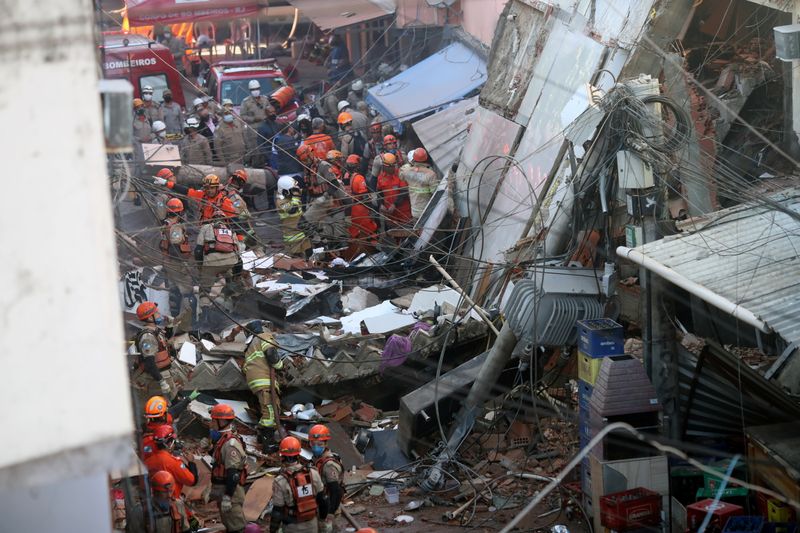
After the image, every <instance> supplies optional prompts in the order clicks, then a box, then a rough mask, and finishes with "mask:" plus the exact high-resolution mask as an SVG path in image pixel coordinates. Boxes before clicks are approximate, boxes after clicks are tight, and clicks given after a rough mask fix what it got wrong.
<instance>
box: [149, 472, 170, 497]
mask: <svg viewBox="0 0 800 533" xmlns="http://www.w3.org/2000/svg"><path fill="white" fill-rule="evenodd" d="M150 486H151V487H153V490H154V491H156V492H172V487H174V486H175V478H174V477H172V474H170V473H169V472H167V471H166V470H159V471H158V472H156V473H155V474H153V475H152V476H151V477H150Z"/></svg>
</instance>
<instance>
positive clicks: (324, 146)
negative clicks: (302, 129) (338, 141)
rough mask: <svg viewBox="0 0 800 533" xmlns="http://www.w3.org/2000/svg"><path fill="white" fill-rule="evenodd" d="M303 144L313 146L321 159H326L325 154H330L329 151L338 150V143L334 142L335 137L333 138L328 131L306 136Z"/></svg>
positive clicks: (315, 153)
mask: <svg viewBox="0 0 800 533" xmlns="http://www.w3.org/2000/svg"><path fill="white" fill-rule="evenodd" d="M303 144H307V145H309V146H310V147H311V148H313V149H314V155H316V156H317V157H318V158H320V159H325V156H326V155H328V152H330V151H331V150H336V145H335V144H333V139H331V136H330V135H328V134H326V133H315V134H313V135H309V136H308V137H306V140H305V141H303Z"/></svg>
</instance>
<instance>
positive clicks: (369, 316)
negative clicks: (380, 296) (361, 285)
mask: <svg viewBox="0 0 800 533" xmlns="http://www.w3.org/2000/svg"><path fill="white" fill-rule="evenodd" d="M362 321H364V322H365V323H366V325H367V329H368V330H369V332H370V333H390V332H392V331H396V330H398V329H402V328H405V327H408V326H410V325H412V324H414V323H415V322H416V321H417V320H416V319H415V318H414V317H413V316H411V315H406V314H403V313H402V312H401V311H400V309H399V308H397V307H395V306H394V305H392V303H391V302H389V301H385V302H381V303H380V304H379V305H375V306H372V307H368V308H366V309H364V310H363V311H359V312H357V313H352V314H350V315H348V316H344V317H342V319H341V322H342V330H343V331H344V332H345V333H353V334H360V333H361V322H362Z"/></svg>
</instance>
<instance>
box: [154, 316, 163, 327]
mask: <svg viewBox="0 0 800 533" xmlns="http://www.w3.org/2000/svg"><path fill="white" fill-rule="evenodd" d="M153 322H155V323H156V326H160V325H161V324H163V323H164V317H163V316H161V315H158V316H156V317H155V318H154V319H153Z"/></svg>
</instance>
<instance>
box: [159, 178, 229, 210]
mask: <svg viewBox="0 0 800 533" xmlns="http://www.w3.org/2000/svg"><path fill="white" fill-rule="evenodd" d="M170 174H171V173H170ZM153 183H155V184H156V185H163V186H165V187H167V188H168V189H171V190H172V191H173V192H176V193H178V194H183V195H186V196H188V197H189V198H194V199H195V200H199V201H200V221H204V220H209V219H211V218H212V217H213V216H214V213H215V212H216V211H221V212H222V214H223V215H224V216H226V217H233V216H236V208H235V207H234V206H233V203H232V202H231V201H230V199H228V196H227V194H226V193H225V191H224V190H223V188H222V187H221V185H220V182H219V176H217V175H216V174H207V175H206V176H205V177H204V178H203V188H202V189H192V188H190V187H187V186H185V185H180V184H178V183H176V182H175V179H174V176H171V177H170V176H167V175H164V176H161V175H159V176H156V177H154V178H153Z"/></svg>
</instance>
